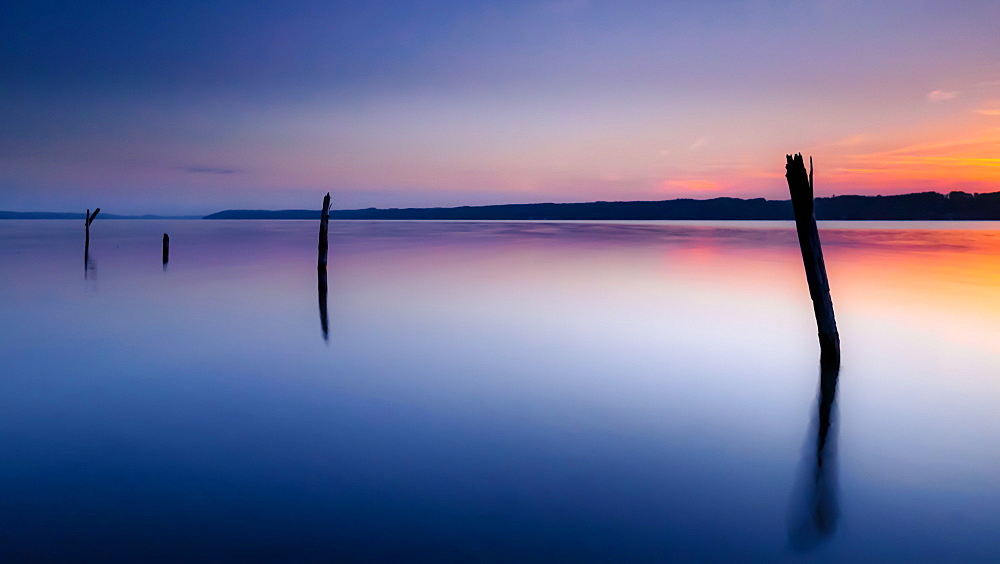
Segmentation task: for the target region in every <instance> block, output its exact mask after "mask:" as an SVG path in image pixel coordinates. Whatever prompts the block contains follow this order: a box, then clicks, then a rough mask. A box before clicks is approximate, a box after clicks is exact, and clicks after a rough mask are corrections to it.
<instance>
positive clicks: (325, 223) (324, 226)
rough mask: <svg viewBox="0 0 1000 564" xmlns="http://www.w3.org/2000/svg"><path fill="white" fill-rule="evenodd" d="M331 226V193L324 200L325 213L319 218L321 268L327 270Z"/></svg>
mask: <svg viewBox="0 0 1000 564" xmlns="http://www.w3.org/2000/svg"><path fill="white" fill-rule="evenodd" d="M329 225H330V193H329V192H327V193H326V197H325V198H323V212H322V213H321V214H320V217H319V267H320V268H326V255H327V249H328V248H329V243H328V241H327V233H328V231H329Z"/></svg>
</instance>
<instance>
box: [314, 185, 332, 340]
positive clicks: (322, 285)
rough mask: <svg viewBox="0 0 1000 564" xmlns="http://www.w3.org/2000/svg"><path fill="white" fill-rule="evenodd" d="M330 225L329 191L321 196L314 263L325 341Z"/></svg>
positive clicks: (320, 319) (327, 321)
mask: <svg viewBox="0 0 1000 564" xmlns="http://www.w3.org/2000/svg"><path fill="white" fill-rule="evenodd" d="M329 225H330V193H329V192H327V193H326V197H325V198H323V211H322V212H321V213H320V216H319V260H318V261H317V263H316V282H317V284H316V286H317V288H316V289H317V292H318V297H319V323H320V327H321V329H322V330H323V340H324V341H327V340H329V338H330V320H329V317H328V316H327V309H326V295H327V279H326V255H327V250H328V249H329V241H328V240H327V234H328V232H329Z"/></svg>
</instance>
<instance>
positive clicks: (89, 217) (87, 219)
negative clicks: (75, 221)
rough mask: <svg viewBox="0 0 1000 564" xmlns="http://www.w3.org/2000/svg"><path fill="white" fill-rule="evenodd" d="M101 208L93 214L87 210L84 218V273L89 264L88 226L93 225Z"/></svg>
mask: <svg viewBox="0 0 1000 564" xmlns="http://www.w3.org/2000/svg"><path fill="white" fill-rule="evenodd" d="M100 211H101V208H97V209H96V210H94V213H93V214H91V213H90V209H89V208H88V209H87V215H86V216H84V220H85V225H86V229H87V236H86V241H85V242H84V244H83V270H84V272H86V270H87V266H88V263H90V224H91V223H94V218H95V217H97V214H98V213H100Z"/></svg>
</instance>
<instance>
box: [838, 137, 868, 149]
mask: <svg viewBox="0 0 1000 564" xmlns="http://www.w3.org/2000/svg"><path fill="white" fill-rule="evenodd" d="M864 142H865V136H864V135H852V136H850V137H847V138H845V139H841V140H840V141H834V142H833V143H830V145H831V146H834V147H850V146H852V145H860V144H862V143H864Z"/></svg>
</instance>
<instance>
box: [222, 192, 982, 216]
mask: <svg viewBox="0 0 1000 564" xmlns="http://www.w3.org/2000/svg"><path fill="white" fill-rule="evenodd" d="M319 217H320V211H319V210H278V211H270V210H226V211H222V212H219V213H214V214H212V215H209V216H206V217H205V219H313V220H315V219H319ZM330 218H331V219H515V220H517V219H522V220H527V219H533V220H561V219H581V220H586V219H591V220H600V219H619V220H628V219H737V220H739V219H743V220H783V219H787V220H790V219H794V215H793V213H792V203H791V201H789V200H765V199H764V198H754V199H750V200H743V199H740V198H712V199H710V200H692V199H687V198H683V199H678V200H661V201H652V202H645V201H644V202H588V203H580V204H504V205H495V206H461V207H457V208H389V209H377V208H367V209H361V210H332V211H330ZM816 219H820V220H837V219H844V220H877V219H883V220H893V219H899V220H949V219H951V220H976V219H978V220H1000V192H992V193H989V194H967V193H965V192H951V193H950V194H947V195H944V194H938V193H937V192H922V193H919V194H903V195H899V196H835V197H833V198H816Z"/></svg>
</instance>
